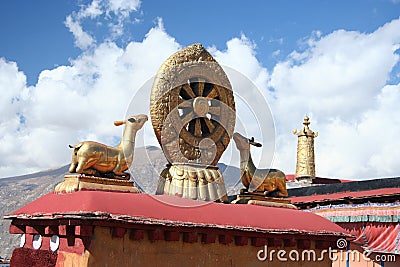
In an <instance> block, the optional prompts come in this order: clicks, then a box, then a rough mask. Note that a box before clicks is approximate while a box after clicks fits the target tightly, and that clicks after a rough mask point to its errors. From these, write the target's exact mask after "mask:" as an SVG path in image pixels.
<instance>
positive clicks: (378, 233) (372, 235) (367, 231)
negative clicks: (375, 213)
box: [338, 222, 400, 254]
mask: <svg viewBox="0 0 400 267" xmlns="http://www.w3.org/2000/svg"><path fill="white" fill-rule="evenodd" d="M338 224H339V225H340V226H341V227H343V228H344V229H346V230H347V231H348V232H349V233H350V234H352V235H354V236H355V237H356V239H355V240H353V242H355V243H357V244H359V245H360V246H362V247H363V248H364V249H365V250H367V251H371V252H380V253H392V254H400V244H399V243H400V224H399V223H379V222H356V223H338Z"/></svg>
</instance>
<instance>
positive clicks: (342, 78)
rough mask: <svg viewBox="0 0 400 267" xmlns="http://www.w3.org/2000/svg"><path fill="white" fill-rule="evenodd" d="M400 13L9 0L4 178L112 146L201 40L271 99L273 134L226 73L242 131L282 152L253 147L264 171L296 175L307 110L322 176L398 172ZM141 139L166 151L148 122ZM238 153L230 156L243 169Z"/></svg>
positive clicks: (358, 8) (3, 21)
mask: <svg viewBox="0 0 400 267" xmlns="http://www.w3.org/2000/svg"><path fill="white" fill-rule="evenodd" d="M399 16H400V1H398V0H374V1H372V0H359V1H356V0H354V1H317V0H316V1H311V0H310V1H246V2H239V1H200V2H199V1H151V0H149V1H146V0H143V1H139V0H87V1H72V0H65V1H53V0H41V1H28V0H25V1H22V0H12V1H11V0H4V1H0V36H1V42H0V92H1V94H2V98H0V114H1V116H0V147H1V148H2V149H1V150H0V177H7V176H12V175H18V174H25V173H29V172H34V171H39V170H43V169H48V168H53V167H57V166H61V165H63V164H67V163H68V162H69V160H70V154H71V151H70V150H69V149H68V148H67V145H68V144H73V143H75V142H77V141H82V140H94V141H100V142H104V143H107V144H114V143H115V142H116V140H118V139H119V137H120V134H121V129H120V128H117V127H114V126H112V122H113V121H114V120H117V119H121V117H123V116H126V115H127V114H126V113H127V110H129V108H128V107H129V106H134V111H133V112H134V113H147V114H148V109H149V104H148V103H149V102H148V100H145V101H144V100H143V99H144V98H146V97H148V95H147V94H148V91H149V89H148V88H147V89H146V88H145V85H147V84H148V83H149V82H148V81H149V79H151V78H152V77H153V75H155V74H156V72H157V69H158V67H159V66H160V65H161V64H162V62H163V61H164V60H165V59H166V58H167V57H168V56H170V55H171V54H173V53H174V52H176V51H177V50H179V49H181V48H183V47H185V46H187V45H189V44H193V43H198V42H200V43H202V44H203V45H204V47H206V48H207V49H208V50H209V51H210V52H211V54H212V55H213V56H214V57H215V58H216V60H217V61H218V62H219V63H220V64H222V65H223V66H226V67H229V68H232V69H234V70H235V71H237V72H239V73H241V74H243V75H244V76H245V77H247V78H248V79H249V80H250V81H251V82H253V83H254V84H255V85H256V86H257V88H258V90H259V93H260V94H261V95H262V96H263V97H264V100H265V102H266V103H268V105H266V109H268V111H267V112H271V113H272V117H273V120H274V125H275V126H274V127H275V128H274V129H273V130H274V131H275V136H274V137H273V138H270V139H268V138H269V137H268V135H267V133H265V132H264V131H263V130H261V131H260V128H259V127H258V126H259V125H258V126H257V123H258V124H266V122H263V121H262V119H261V120H259V121H256V120H255V119H254V118H253V117H252V116H251V115H249V114H251V112H253V113H254V110H250V112H249V110H246V109H241V107H240V105H241V104H239V96H240V93H241V92H243V91H241V90H245V89H246V88H241V87H240V85H241V84H240V83H236V80H235V77H230V79H231V78H232V79H231V82H232V83H233V87H234V92H235V93H237V94H238V95H237V96H238V97H236V100H237V102H238V107H239V108H238V110H237V117H238V119H237V125H238V124H240V123H242V124H243V125H245V126H246V127H247V128H246V129H245V130H246V134H248V135H249V136H254V137H255V138H256V140H258V141H260V142H262V143H264V144H267V143H268V142H270V143H273V146H272V147H268V146H264V147H263V149H264V150H263V151H266V150H268V153H267V154H268V156H266V157H264V156H263V154H262V153H261V152H260V151H262V150H254V151H253V156H254V158H255V160H256V161H257V164H258V165H259V166H261V167H264V166H266V167H269V166H270V165H272V166H273V167H275V168H280V169H282V170H283V171H284V172H285V173H294V170H295V162H296V158H295V155H296V141H297V140H296V137H295V136H294V135H293V134H292V130H293V128H300V127H302V125H301V122H302V120H303V117H304V115H305V114H308V115H309V116H310V117H311V123H312V124H311V128H312V129H313V130H315V131H318V132H319V133H320V134H319V136H318V138H317V139H316V145H315V146H316V147H315V149H316V163H317V167H316V169H317V175H319V176H321V177H339V178H347V179H366V178H373V177H378V176H379V177H392V176H398V175H399V174H400V164H398V158H400V149H397V148H399V147H400V139H399V138H398V136H399V133H400V111H399V109H398V103H400V63H399V62H400V50H399V49H400V17H399ZM228 76H229V74H228ZM150 85H151V84H150ZM143 88H144V89H143ZM146 90H147V91H146ZM138 96H141V98H140V99H139V102H140V103H134V104H133V105H132V101H133V100H135V99H136V100H137V99H138ZM245 104H247V107H248V108H249V107H250V109H251V107H252V105H253V107H254V103H251V101H248V103H245ZM243 106H244V104H243ZM129 112H130V110H129ZM259 115H260V114H259ZM262 115H263V114H261V117H262ZM239 122H240V123H239ZM142 132H143V133H140V134H142V135H143V136H144V141H143V143H144V144H152V145H156V144H157V142H156V140H155V138H154V133H153V132H152V129H151V124H150V123H147V124H146V125H145V127H144V129H143V131H142ZM383 133H384V134H383ZM271 139H272V140H271ZM230 150H231V152H230V153H226V156H224V157H223V158H222V159H223V161H224V162H225V163H228V164H233V165H237V164H238V162H237V161H238V159H237V155H238V153H237V151H236V150H235V149H234V148H232V147H231V148H230ZM387 155H391V156H389V157H388V156H387ZM267 158H268V159H267ZM271 159H273V160H272V163H271Z"/></svg>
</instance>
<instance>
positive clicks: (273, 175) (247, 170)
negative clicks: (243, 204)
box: [233, 133, 288, 197]
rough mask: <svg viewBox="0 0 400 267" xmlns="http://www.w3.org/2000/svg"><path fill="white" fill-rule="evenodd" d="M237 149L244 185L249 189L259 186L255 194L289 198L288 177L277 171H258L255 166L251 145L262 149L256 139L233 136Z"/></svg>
mask: <svg viewBox="0 0 400 267" xmlns="http://www.w3.org/2000/svg"><path fill="white" fill-rule="evenodd" d="M233 140H234V141H235V144H236V148H237V149H238V150H239V152H240V173H241V180H242V184H243V185H244V186H245V187H246V189H249V187H250V184H252V185H255V186H257V188H256V189H255V190H254V191H253V192H261V193H264V194H265V195H271V193H274V192H276V193H275V195H276V196H277V197H287V196H288V192H287V190H286V176H285V174H284V173H283V172H282V171H280V170H277V169H257V168H256V166H254V163H253V160H252V158H251V154H250V145H253V146H256V147H261V144H260V143H257V142H254V138H252V139H248V138H246V137H244V136H242V135H241V134H239V133H234V134H233Z"/></svg>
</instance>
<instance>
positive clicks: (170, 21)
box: [0, 0, 400, 85]
mask: <svg viewBox="0 0 400 267" xmlns="http://www.w3.org/2000/svg"><path fill="white" fill-rule="evenodd" d="M89 2H90V1H72V0H67V1H52V0H40V1H27V0H12V1H11V0H5V1H1V3H0V7H1V8H0V34H1V36H2V40H3V41H2V42H0V56H2V57H5V58H7V59H8V60H12V61H16V62H18V66H19V68H20V69H21V70H22V71H24V72H25V74H26V75H27V78H28V84H30V85H32V84H35V83H36V81H37V78H38V75H39V73H40V72H41V71H42V70H44V69H48V68H53V67H54V66H59V65H66V64H68V63H69V59H70V58H76V57H77V56H78V55H79V54H80V53H81V50H80V49H79V48H77V47H76V46H74V37H73V35H72V34H71V33H70V32H69V31H68V29H67V28H66V27H65V25H64V21H65V18H66V17H67V15H69V14H70V13H72V12H73V11H77V10H79V5H84V4H87V3H89ZM396 2H397V3H396ZM399 15H400V5H399V4H398V1H395V0H393V1H390V0H353V1H319V0H315V1H311V0H310V1H308V0H307V1H290V0H289V1H254V0H253V1H248V2H245V3H243V2H240V1H209V0H207V1H201V5H200V6H199V2H198V1H175V0H173V1H151V0H150V1H143V2H142V3H141V4H140V8H139V10H138V11H137V12H133V13H132V14H131V16H130V17H131V18H132V21H133V20H134V19H138V20H139V22H136V23H133V22H132V24H130V25H128V27H127V31H126V36H124V37H123V38H120V40H117V42H118V43H119V45H121V46H124V45H126V44H127V42H128V41H131V40H136V41H140V40H142V39H143V38H144V36H145V34H146V33H147V32H148V31H149V29H150V28H151V27H153V26H154V25H155V24H156V23H157V18H159V17H161V18H162V19H163V22H164V26H165V28H166V29H167V31H168V33H169V34H170V35H171V36H173V37H174V38H176V39H177V41H178V42H179V43H180V44H182V45H183V46H185V45H189V44H192V43H195V42H200V43H202V44H203V45H205V46H212V45H215V46H216V47H217V48H218V49H221V50H224V49H226V41H227V40H229V39H231V38H233V37H237V36H240V35H241V34H245V35H246V36H247V37H248V38H249V39H250V40H251V41H253V42H254V43H255V44H256V45H257V48H256V52H257V58H258V59H259V60H260V62H261V63H262V64H263V65H264V66H266V67H269V68H271V67H273V66H274V64H275V63H276V61H277V60H281V59H284V58H285V56H287V55H288V54H289V53H291V52H292V51H293V50H297V49H299V48H301V47H300V46H299V43H301V40H303V39H304V38H307V37H309V36H310V35H311V34H312V33H313V32H315V31H320V32H321V33H322V34H327V33H330V32H332V31H334V30H338V29H345V30H348V31H360V32H371V31H373V30H375V29H376V28H378V27H379V26H381V25H383V24H384V23H386V22H388V21H390V20H392V19H395V18H398V17H399ZM86 24H87V26H88V27H89V29H90V31H92V32H93V33H96V35H97V36H99V37H100V38H101V36H104V35H107V32H106V29H105V27H96V26H93V25H90V23H87V22H86ZM277 50H280V54H279V55H278V56H276V55H275V56H273V52H274V51H277Z"/></svg>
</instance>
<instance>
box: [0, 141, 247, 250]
mask: <svg viewBox="0 0 400 267" xmlns="http://www.w3.org/2000/svg"><path fill="white" fill-rule="evenodd" d="M166 164H167V160H166V159H165V157H164V154H163V153H162V150H161V149H160V148H158V147H155V146H147V147H139V148H136V150H135V158H134V161H133V165H132V168H131V169H132V171H131V174H132V176H133V179H134V180H135V183H136V186H137V187H139V188H140V189H141V190H142V191H144V192H146V193H149V194H154V193H155V191H156V188H157V183H158V178H159V174H160V173H161V171H162V170H163V169H164V168H165V166H166ZM218 167H219V169H220V171H221V172H222V173H223V176H224V179H225V185H226V188H227V191H228V194H230V195H232V194H235V193H237V192H239V190H240V188H242V185H241V183H240V179H239V174H240V170H239V169H238V168H236V167H232V166H228V165H225V164H223V163H219V164H218ZM68 168H69V165H65V166H62V167H59V168H55V169H51V170H47V171H42V172H38V173H34V174H28V175H22V176H17V177H10V178H3V179H0V203H1V206H0V256H3V257H4V256H7V257H9V256H11V253H12V250H13V249H14V247H15V246H18V244H19V237H18V236H17V235H11V234H9V233H8V231H9V227H10V220H3V216H4V215H6V214H9V213H12V212H13V211H15V210H17V209H18V208H20V207H22V206H24V205H26V204H28V203H29V202H31V201H33V200H35V199H37V198H39V197H40V196H42V195H45V194H47V193H49V192H51V191H53V189H54V187H55V186H56V185H57V184H58V183H60V182H61V181H63V178H64V175H65V174H66V173H68Z"/></svg>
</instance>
